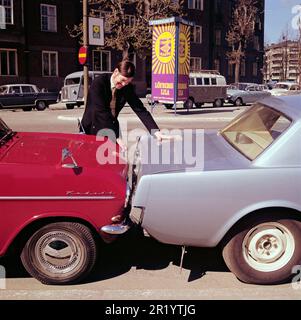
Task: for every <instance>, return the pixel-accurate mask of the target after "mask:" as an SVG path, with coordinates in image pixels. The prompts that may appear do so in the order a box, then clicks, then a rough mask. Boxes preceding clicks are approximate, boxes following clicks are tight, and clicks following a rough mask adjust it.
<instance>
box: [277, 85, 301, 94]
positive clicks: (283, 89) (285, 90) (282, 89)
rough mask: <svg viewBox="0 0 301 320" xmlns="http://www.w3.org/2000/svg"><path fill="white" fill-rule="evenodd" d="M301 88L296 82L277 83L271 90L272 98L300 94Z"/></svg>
mask: <svg viewBox="0 0 301 320" xmlns="http://www.w3.org/2000/svg"><path fill="white" fill-rule="evenodd" d="M300 93H301V88H300V86H299V84H298V83H296V82H278V83H277V84H276V85H275V86H274V88H273V89H272V90H271V94H272V95H273V96H281V95H291V94H293V95H294V94H300Z"/></svg>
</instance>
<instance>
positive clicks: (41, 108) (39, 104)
mask: <svg viewBox="0 0 301 320" xmlns="http://www.w3.org/2000/svg"><path fill="white" fill-rule="evenodd" d="M46 108H47V104H46V102H45V101H37V103H36V109H37V110H38V111H44V110H45V109H46Z"/></svg>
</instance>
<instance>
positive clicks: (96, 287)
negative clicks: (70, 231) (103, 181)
mask: <svg viewBox="0 0 301 320" xmlns="http://www.w3.org/2000/svg"><path fill="white" fill-rule="evenodd" d="M242 110H243V108H240V109H237V108H233V107H225V108H222V109H212V108H202V109H198V110H193V111H191V112H190V113H187V112H186V111H179V113H178V115H174V113H173V111H172V110H169V111H166V110H165V109H164V108H162V107H158V108H155V109H154V117H155V119H156V120H157V122H158V124H159V126H160V127H161V128H168V129H172V128H221V127H222V126H224V125H225V124H226V123H227V122H228V121H229V120H230V119H232V118H233V117H235V116H236V115H237V114H239V112H241V111H242ZM82 113H83V108H80V109H75V110H65V109H64V106H61V105H53V106H51V107H50V109H49V110H46V111H44V112H37V111H33V112H23V111H8V110H2V111H1V112H0V117H1V118H2V119H3V120H5V121H6V122H7V124H8V125H9V126H11V127H12V128H13V129H14V130H16V131H32V132H39V131H49V132H68V133H70V132H71V133H72V132H73V133H76V132H77V121H76V119H77V118H78V117H81V116H82ZM120 121H121V122H122V123H127V124H128V129H129V130H130V129H132V128H137V126H139V127H141V128H143V126H142V125H141V124H140V122H139V120H138V119H137V117H136V116H135V115H134V114H132V112H131V110H130V108H125V109H124V110H123V112H122V114H121V116H120ZM180 257H181V247H177V246H170V245H164V244H161V243H158V242H156V241H155V240H154V239H151V238H145V237H143V236H142V235H141V233H140V232H139V231H138V230H132V231H130V232H129V233H128V234H126V235H124V236H123V237H122V238H120V239H119V240H117V241H116V242H115V243H113V244H110V245H103V246H101V247H100V250H99V258H98V262H97V265H96V267H95V270H94V272H93V274H91V276H90V277H89V278H88V279H87V280H86V281H85V283H82V284H79V285H74V286H45V285H42V284H40V283H39V282H38V281H37V280H35V279H32V278H30V277H29V276H28V275H27V274H26V272H25V271H24V269H23V268H22V266H21V265H20V262H19V260H18V259H15V258H2V259H0V265H3V266H4V267H5V270H6V276H7V278H6V279H5V280H4V279H0V300H10V299H17V300H18V299H20V300H28V299H31V300H44V299H45V300H49V299H50V300H65V299H70V300H74V299H76V300H215V299H225V300H242V299H243V300H244V299H252V300H253V299H256V300H257V299H258V300H261V299H271V300H277V299H289V300H293V299H298V300H299V299H301V289H300V290H296V289H293V287H292V285H291V284H284V285H279V286H254V285H247V284H244V283H241V282H240V281H238V280H237V279H236V278H235V276H234V275H233V274H232V273H230V272H229V271H228V270H227V267H226V266H225V265H224V262H223V259H222V257H221V252H220V250H219V249H199V248H189V249H188V250H187V254H186V255H185V259H184V265H183V269H182V270H181V268H180ZM4 287H5V289H1V288H4Z"/></svg>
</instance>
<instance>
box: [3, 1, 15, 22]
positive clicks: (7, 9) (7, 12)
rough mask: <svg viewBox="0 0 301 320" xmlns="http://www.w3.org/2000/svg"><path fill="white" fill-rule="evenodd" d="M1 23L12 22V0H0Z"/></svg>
mask: <svg viewBox="0 0 301 320" xmlns="http://www.w3.org/2000/svg"><path fill="white" fill-rule="evenodd" d="M3 18H4V19H3ZM2 24H3V25H5V24H14V1H13V0H0V25H2Z"/></svg>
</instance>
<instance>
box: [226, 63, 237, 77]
mask: <svg viewBox="0 0 301 320" xmlns="http://www.w3.org/2000/svg"><path fill="white" fill-rule="evenodd" d="M234 68H235V64H233V63H230V62H228V76H229V77H232V76H233V75H234Z"/></svg>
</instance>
